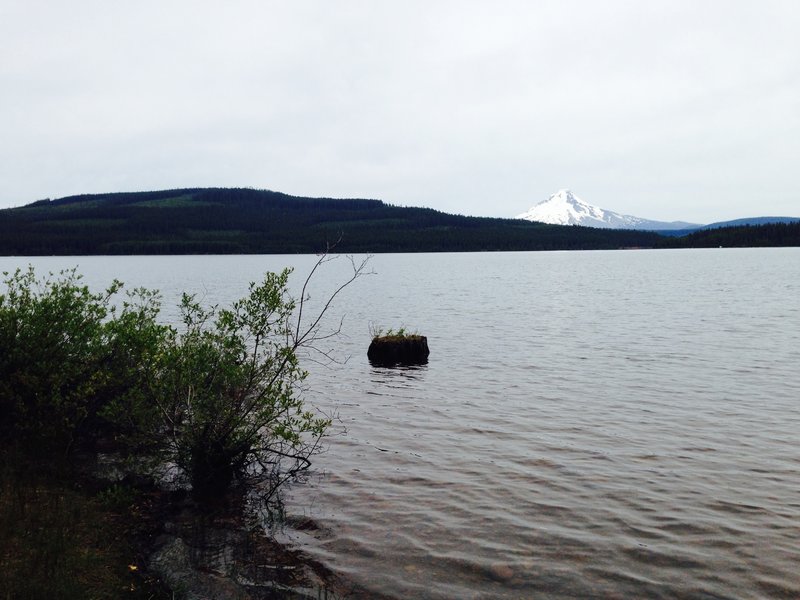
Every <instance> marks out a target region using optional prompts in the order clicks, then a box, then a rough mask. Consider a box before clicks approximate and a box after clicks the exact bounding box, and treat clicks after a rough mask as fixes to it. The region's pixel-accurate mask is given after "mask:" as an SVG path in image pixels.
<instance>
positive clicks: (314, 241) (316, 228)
mask: <svg viewBox="0 0 800 600" xmlns="http://www.w3.org/2000/svg"><path fill="white" fill-rule="evenodd" d="M763 227H764V228H766V229H763V228H761V227H755V228H739V227H737V228H733V230H731V231H728V230H713V231H707V232H698V233H696V234H693V235H691V236H687V237H684V238H672V239H665V238H663V237H662V236H660V235H658V234H656V233H653V232H643V231H623V230H609V229H594V228H589V227H567V226H559V225H544V224H541V223H531V222H527V221H520V220H516V219H493V218H484V217H466V216H462V215H453V214H447V213H443V212H440V211H437V210H433V209H430V208H415V207H398V206H392V205H389V204H386V203H384V202H381V201H379V200H365V199H352V200H350V199H346V200H339V199H331V198H303V197H295V196H289V195H286V194H281V193H279V192H272V191H267V190H253V189H235V188H234V189H220V188H211V189H205V188H192V189H178V190H164V191H156V192H136V193H114V194H100V195H81V196H70V197H66V198H60V199H57V200H41V201H39V202H35V203H33V204H30V205H28V206H23V207H20V208H13V209H6V210H1V211H0V254H3V255H43V254H44V255H49V254H61V255H68V254H77V255H85V254H278V253H280V254H283V253H287V254H291V253H318V252H322V251H324V250H325V249H326V248H327V246H328V245H329V244H330V243H331V242H334V241H336V240H341V241H340V242H339V245H338V246H337V248H338V250H339V251H341V252H346V253H358V252H364V253H377V252H468V251H513V250H590V249H616V248H631V247H640V248H652V247H687V246H718V245H723V246H732V245H797V244H798V242H797V226H795V227H794V229H792V227H791V225H790V226H785V227H787V228H786V229H781V228H779V227H777V226H763ZM740 230H743V231H740ZM793 232H794V233H793ZM726 240H732V241H726Z"/></svg>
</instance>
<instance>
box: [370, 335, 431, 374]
mask: <svg viewBox="0 0 800 600" xmlns="http://www.w3.org/2000/svg"><path fill="white" fill-rule="evenodd" d="M429 354H430V350H428V338H426V337H425V336H424V335H416V334H413V335H408V334H405V333H402V331H401V333H399V334H392V333H391V331H390V332H389V334H387V335H376V336H375V337H373V338H372V343H370V345H369V350H367V357H368V358H369V361H370V362H371V363H372V364H373V365H377V366H381V367H391V366H394V365H424V364H426V363H427V362H428V355H429Z"/></svg>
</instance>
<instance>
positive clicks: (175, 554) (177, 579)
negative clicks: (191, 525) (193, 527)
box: [150, 538, 249, 600]
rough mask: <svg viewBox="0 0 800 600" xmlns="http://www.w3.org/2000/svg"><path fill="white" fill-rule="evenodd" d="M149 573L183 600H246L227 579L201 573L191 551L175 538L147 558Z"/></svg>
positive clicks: (239, 588) (232, 582)
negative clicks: (152, 573)
mask: <svg viewBox="0 0 800 600" xmlns="http://www.w3.org/2000/svg"><path fill="white" fill-rule="evenodd" d="M150 569H151V570H152V571H153V572H154V573H156V574H157V575H159V576H160V577H161V578H162V579H163V580H164V582H165V583H166V584H167V585H168V586H169V587H170V588H171V589H172V590H175V591H177V592H179V593H180V594H182V597H184V598H186V600H205V599H207V598H217V599H220V600H222V599H227V598H231V599H233V598H236V599H240V598H248V597H249V595H248V594H247V593H246V592H245V591H244V590H243V589H242V588H241V587H240V586H238V585H237V584H236V583H235V582H234V581H232V580H231V579H229V578H226V577H222V576H220V575H217V574H214V573H208V572H200V571H198V570H197V568H196V567H195V565H194V564H193V562H192V557H191V550H190V548H189V546H187V545H186V543H185V542H184V541H183V540H182V539H181V538H174V539H173V540H172V541H171V542H169V543H167V544H166V545H165V546H164V547H163V548H161V550H159V551H158V552H156V553H155V554H154V555H153V556H152V557H151V558H150Z"/></svg>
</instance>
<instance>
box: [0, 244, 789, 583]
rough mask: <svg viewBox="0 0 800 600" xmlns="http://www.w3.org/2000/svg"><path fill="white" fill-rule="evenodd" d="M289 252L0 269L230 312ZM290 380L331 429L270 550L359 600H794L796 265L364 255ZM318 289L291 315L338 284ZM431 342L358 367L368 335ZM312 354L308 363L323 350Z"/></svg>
mask: <svg viewBox="0 0 800 600" xmlns="http://www.w3.org/2000/svg"><path fill="white" fill-rule="evenodd" d="M314 260H315V257H309V256H211V257H208V256H192V257H73V258H70V257H66V258H35V259H26V258H0V267H1V268H2V269H3V270H8V269H9V268H14V267H15V266H25V265H26V264H27V263H32V264H34V265H36V266H37V270H39V271H46V270H57V269H58V268H61V267H66V266H74V265H79V270H80V271H81V272H82V273H84V274H85V276H86V280H87V282H88V283H89V284H90V285H91V286H92V287H93V288H97V289H99V288H100V287H104V286H106V285H108V283H109V282H110V281H111V279H113V278H114V277H116V278H119V279H122V280H123V281H125V282H126V283H127V284H128V285H129V286H130V287H132V286H139V285H142V286H145V287H151V288H159V289H161V290H162V292H163V293H164V296H165V309H169V310H165V313H164V314H165V317H166V318H174V317H175V316H176V315H175V312H174V307H175V305H176V301H177V297H178V295H179V294H180V292H181V291H184V290H186V291H194V292H197V293H198V294H199V296H201V297H203V298H204V299H205V301H207V302H209V303H221V304H226V303H228V302H230V301H232V300H235V299H236V298H238V297H240V296H242V295H243V294H244V293H245V292H246V290H247V283H248V282H249V281H252V280H256V279H259V278H260V276H261V274H262V273H263V271H265V270H276V269H280V268H282V267H283V266H287V265H292V266H295V267H296V269H297V275H298V277H296V278H295V280H296V283H300V281H299V280H300V279H302V277H301V276H302V275H304V274H305V273H306V272H307V271H308V269H309V268H310V267H311V266H312V265H313V263H314ZM370 265H371V267H372V268H373V269H374V270H375V271H376V274H375V275H370V276H367V277H363V278H361V279H360V280H358V281H357V282H355V283H354V284H353V285H352V286H350V287H349V288H347V289H346V290H345V292H344V293H343V295H342V296H341V297H340V298H339V299H338V300H337V302H336V303H335V305H334V307H333V309H332V312H331V314H330V316H331V317H332V318H331V319H330V322H331V324H332V325H333V326H336V325H337V324H338V320H339V317H341V316H344V317H345V320H344V325H343V331H342V334H341V335H340V336H338V337H337V338H335V339H334V340H332V341H331V343H330V349H332V350H334V352H336V353H337V354H338V355H339V356H347V355H349V356H350V359H349V360H348V361H347V362H346V363H345V364H334V365H329V366H327V367H326V366H322V365H318V364H316V363H313V362H310V363H307V366H308V369H309V370H310V372H311V375H310V377H309V380H308V386H309V390H308V392H307V398H308V400H309V401H310V402H312V403H314V404H315V405H317V406H318V407H320V408H321V409H322V410H325V411H336V412H337V414H338V420H337V422H336V426H335V430H334V432H333V433H335V434H337V435H334V436H332V437H331V438H330V440H329V445H328V450H327V452H326V453H325V454H323V455H321V456H319V457H318V458H317V460H316V461H315V465H314V471H313V472H312V474H311V476H310V478H309V481H308V482H307V483H306V484H303V485H295V486H292V487H291V488H290V489H289V490H287V494H286V509H287V512H288V513H289V517H290V518H289V523H290V524H291V523H293V522H294V523H296V522H313V523H314V527H303V528H298V529H292V528H291V527H287V528H286V529H285V531H284V533H283V534H282V539H283V540H284V541H286V542H287V543H291V544H293V545H294V546H295V547H296V548H299V549H302V550H303V551H304V552H306V553H307V554H308V555H309V556H310V557H312V558H313V559H314V560H316V561H319V562H320V563H322V564H324V565H325V566H326V567H327V568H330V569H331V570H333V571H334V572H336V573H338V574H339V575H340V576H341V578H342V580H343V581H345V582H347V581H349V582H350V584H351V586H352V588H353V589H358V590H363V591H362V592H360V593H361V595H362V596H363V597H369V595H370V593H372V594H374V595H377V594H384V595H386V596H389V597H396V598H407V597H415V598H476V599H477V598H593V597H595V598H601V597H602V598H614V597H618V598H631V597H647V598H765V597H769V598H781V597H785V598H795V597H800V575H798V574H797V565H798V564H800V495H798V491H799V490H800V443H799V440H798V434H797V432H798V431H800V368H798V365H800V249H794V248H788V249H742V250H738V249H730V250H728V249H713V250H676V251H619V252H569V253H567V252H546V253H496V254H494V253H492V254H488V253H487V254H416V255H377V256H375V257H373V258H372V260H371V262H370ZM348 270H349V263H347V261H346V260H338V261H335V262H332V263H330V264H328V265H325V267H324V268H323V269H322V270H321V271H320V272H319V274H318V277H316V278H315V280H314V282H313V287H312V289H311V304H312V305H314V304H315V303H317V302H319V301H320V300H322V299H323V298H325V297H326V296H327V294H328V293H329V291H330V290H332V289H333V288H334V287H335V284H336V282H338V281H341V280H342V279H343V277H345V276H346V275H347V274H348ZM370 323H374V324H375V325H378V326H382V327H384V328H388V327H394V328H397V327H399V326H405V327H407V328H409V329H412V330H414V329H417V330H418V331H419V332H420V333H422V334H423V335H426V336H427V337H428V344H429V346H430V350H431V355H430V359H429V363H428V364H427V365H425V366H422V367H418V368H407V369H400V368H394V369H390V368H382V367H373V366H371V365H370V364H369V362H368V361H367V358H366V349H367V346H368V344H369V324H370ZM326 349H327V348H326Z"/></svg>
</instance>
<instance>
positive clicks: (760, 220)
mask: <svg viewBox="0 0 800 600" xmlns="http://www.w3.org/2000/svg"><path fill="white" fill-rule="evenodd" d="M796 221H800V217H748V218H745V219H733V220H732V221H719V222H718V223H709V224H708V225H703V226H702V227H699V229H719V228H720V227H741V226H743V225H768V224H770V223H794V222H796Z"/></svg>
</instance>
